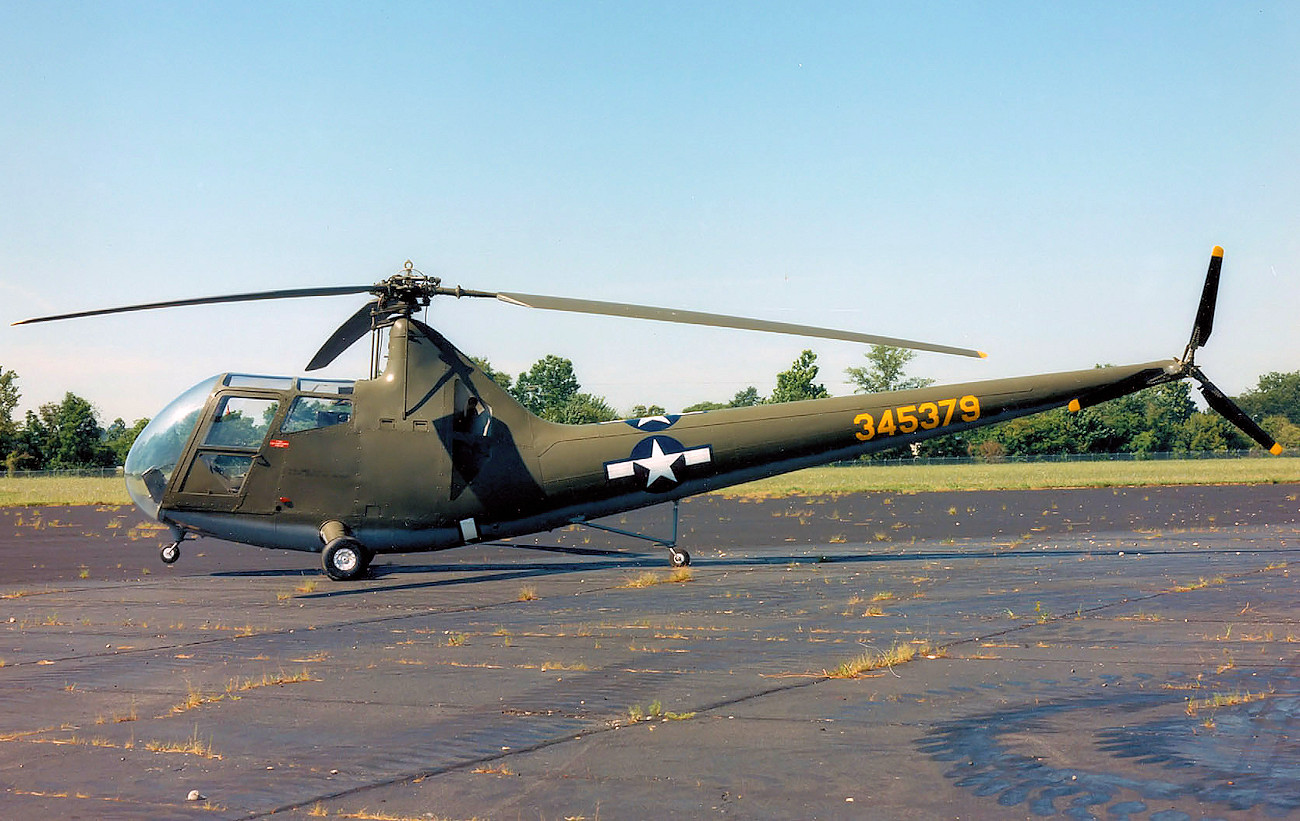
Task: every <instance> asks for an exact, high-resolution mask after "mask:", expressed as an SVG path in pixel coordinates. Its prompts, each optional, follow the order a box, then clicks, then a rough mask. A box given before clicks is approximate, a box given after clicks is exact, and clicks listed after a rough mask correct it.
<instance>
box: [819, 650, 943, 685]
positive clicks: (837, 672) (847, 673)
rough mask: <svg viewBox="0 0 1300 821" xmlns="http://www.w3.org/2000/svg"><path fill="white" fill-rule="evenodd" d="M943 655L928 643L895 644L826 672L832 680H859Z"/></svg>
mask: <svg viewBox="0 0 1300 821" xmlns="http://www.w3.org/2000/svg"><path fill="white" fill-rule="evenodd" d="M942 655H943V651H942V650H940V649H939V648H937V647H935V646H934V645H933V644H932V643H930V642H928V641H923V642H919V643H913V642H908V643H903V642H895V643H894V644H893V645H891V646H890V648H889V649H888V650H883V651H878V650H867V651H866V652H864V653H862V654H861V655H858V656H855V657H854V658H851V659H849V660H848V661H845V662H842V663H841V664H840V665H839V666H837V667H836V668H835V669H834V670H826V671H824V672H825V675H827V676H828V677H830V678H857V677H858V676H860V675H862V674H863V673H869V672H871V671H873V670H881V669H885V668H893V667H897V666H898V665H900V664H906V663H907V662H909V661H912V660H913V659H915V658H916V657H917V656H924V657H926V658H940V657H942Z"/></svg>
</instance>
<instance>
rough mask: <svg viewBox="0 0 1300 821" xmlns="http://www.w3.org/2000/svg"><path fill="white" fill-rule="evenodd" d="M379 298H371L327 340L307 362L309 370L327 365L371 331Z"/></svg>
mask: <svg viewBox="0 0 1300 821" xmlns="http://www.w3.org/2000/svg"><path fill="white" fill-rule="evenodd" d="M378 305H379V300H377V299H375V300H371V301H370V302H367V303H366V304H365V305H362V306H361V310H359V311H357V312H356V313H355V314H353V315H352V316H350V317H348V318H347V320H346V321H345V322H344V323H343V324H342V325H340V326H338V328H337V329H335V331H334V333H333V334H332V335H331V336H330V338H329V339H327V340H325V344H324V345H321V346H320V350H319V351H317V352H316V355H315V356H313V357H312V358H311V362H308V363H307V370H309V371H316V370H320V369H321V368H323V367H325V366H326V365H328V364H329V363H331V362H333V361H334V360H335V359H337V358H338V356H339V354H341V353H343V352H344V351H346V350H347V349H348V348H350V347H352V343H354V342H356V341H357V340H358V339H360V338H361V337H363V336H365V335H366V334H367V333H369V332H370V329H371V328H372V327H374V320H375V308H376V307H378Z"/></svg>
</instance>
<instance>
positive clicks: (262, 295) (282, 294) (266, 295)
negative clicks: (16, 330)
mask: <svg viewBox="0 0 1300 821" xmlns="http://www.w3.org/2000/svg"><path fill="white" fill-rule="evenodd" d="M374 287H375V286H374V285H337V286H334V287H330V288H288V289H284V290H279V291H255V292H253V293H247V294H226V295H225V296H205V297H197V298H195V299H173V300H168V301H166V302H146V303H144V304H141V305H126V306H123V307H121V308H100V309H98V310H94V311H77V312H75V313H71V314H56V315H54V316H38V317H34V318H32V319H23V320H20V321H18V322H15V323H13V324H14V325H30V324H32V323H35V322H53V321H55V320H59V319H81V318H83V317H88V316H104V315H105V314H122V313H127V312H128V311H149V310H153V309H154V308H180V307H183V306H186V305H215V304H218V303H222V302H256V301H258V300H263V299H297V298H299V297H308V296H344V295H347V294H365V293H369V292H370V290H371V289H372V288H374Z"/></svg>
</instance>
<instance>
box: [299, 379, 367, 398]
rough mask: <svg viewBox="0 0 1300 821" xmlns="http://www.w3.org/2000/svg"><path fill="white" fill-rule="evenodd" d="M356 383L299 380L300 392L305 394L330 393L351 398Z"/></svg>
mask: <svg viewBox="0 0 1300 821" xmlns="http://www.w3.org/2000/svg"><path fill="white" fill-rule="evenodd" d="M354 385H356V383H355V382H351V381H344V380H342V379H299V380H298V390H300V391H302V392H303V393H328V394H336V395H338V396H351V395H352V389H353V386H354Z"/></svg>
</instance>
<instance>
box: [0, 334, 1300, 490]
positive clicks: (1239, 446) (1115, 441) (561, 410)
mask: <svg viewBox="0 0 1300 821" xmlns="http://www.w3.org/2000/svg"><path fill="white" fill-rule="evenodd" d="M915 355H916V354H915V353H913V352H911V351H907V350H903V349H900V348H893V347H889V346H886V345H873V346H871V348H870V349H869V350H868V351H867V353H866V362H865V364H863V365H861V366H853V367H850V368H848V369H847V370H846V375H847V376H848V378H849V382H850V383H851V384H852V385H853V387H854V389H855V392H856V393H878V392H881V391H891V390H905V389H910V388H922V387H926V386H928V385H930V384H933V381H934V380H932V379H926V378H924V377H915V376H908V375H907V374H906V369H907V366H908V365H909V364H910V363H911V361H912V359H913V358H914V357H915ZM474 361H475V363H476V364H477V365H478V366H479V367H480V368H482V370H483V372H484V373H485V374H486V375H487V376H488V377H489V378H491V379H492V380H493V381H494V382H496V383H497V384H498V385H500V386H501V387H502V388H504V389H505V390H506V391H508V392H509V393H510V395H511V396H513V397H514V398H515V399H517V400H518V401H519V402H520V404H522V405H523V406H524V407H526V408H528V410H530V411H532V412H533V413H535V414H537V415H538V416H540V417H542V418H543V419H549V420H551V421H553V422H564V423H568V424H584V423H591V422H609V421H613V420H616V419H622V418H636V417H642V416H658V415H661V414H664V413H667V409H666V408H664V407H663V406H662V405H657V404H639V405H635V406H633V407H632V408H630V409H628V411H627V413H625V414H623V413H619V412H618V411H617V410H615V409H614V408H613V406H611V405H610V404H609V402H608V401H606V399H605V397H603V396H598V395H596V394H593V393H589V392H586V391H583V390H582V385H581V383H580V382H579V381H578V377H577V374H576V372H575V370H574V367H573V362H572V361H571V360H569V359H566V358H564V357H560V356H555V355H553V354H552V355H548V356H545V357H542V358H541V359H539V360H537V362H535V363H533V365H532V367H530V368H529V369H528V370H526V371H524V372H523V373H520V374H519V375H518V376H516V377H513V378H512V377H511V376H510V375H509V374H507V373H503V372H501V371H497V370H495V369H494V368H493V367H492V365H491V363H489V362H488V361H487V360H483V359H475V360H474ZM1098 367H1101V366H1098ZM819 373H820V367H819V366H818V364H817V354H816V353H814V352H813V351H811V350H804V351H802V352H801V353H800V354H799V356H798V357H796V358H795V360H794V362H792V363H791V364H790V367H789V368H787V369H786V370H783V371H781V372H780V373H778V374H777V375H776V385H775V387H774V389H773V391H772V393H771V394H770V395H769V396H766V397H764V396H762V395H761V394H760V393H759V392H758V388H757V387H755V386H752V385H751V386H749V387H746V388H745V389H743V390H741V391H738V392H737V393H736V394H735V395H734V396H733V397H731V398H730V399H729V400H722V401H705V402H697V403H696V404H694V405H689V406H687V407H685V408H682V412H683V413H686V412H691V411H707V410H717V409H721V408H738V407H748V406H751V405H759V404H775V403H780V402H794V401H798V400H802V399H821V398H824V397H827V396H830V395H831V394H830V391H828V390H827V389H826V386H825V385H824V384H821V383H820V382H818V381H817V379H818V374H819ZM20 399H21V394H20V393H19V390H18V375H17V374H16V373H14V372H13V371H12V370H5V369H4V368H3V367H0V454H3V457H4V463H5V467H6V468H7V470H8V472H10V473H12V472H14V471H16V470H60V469H65V468H84V467H112V466H115V465H121V464H122V463H123V462H124V461H125V459H126V454H127V452H128V451H129V450H130V449H131V445H132V444H133V443H134V442H135V438H136V436H138V435H139V434H140V431H142V430H143V429H144V426H145V425H146V424H148V422H149V420H148V419H137V420H136V421H135V422H134V423H132V424H130V425H128V424H127V423H126V422H125V421H123V420H122V419H120V418H118V419H114V420H113V421H112V422H111V423H110V424H109V425H108V426H107V427H103V426H102V425H101V423H100V421H99V414H98V412H97V411H96V409H95V408H94V407H93V406H92V405H91V404H90V402H88V401H87V400H85V399H83V398H81V397H79V396H77V395H76V394H74V393H71V392H69V393H67V394H66V395H65V396H64V397H63V401H61V402H51V403H47V404H45V405H41V406H40V408H38V409H37V410H36V411H31V410H29V411H27V412H26V414H25V415H24V417H23V419H22V420H21V422H20V421H18V420H16V419H15V418H14V413H15V411H16V410H17V407H18V402H19V400H20ZM1236 402H1237V404H1238V405H1240V406H1241V408H1242V409H1243V410H1244V411H1245V412H1246V413H1247V414H1249V415H1250V416H1251V417H1252V418H1253V419H1255V421H1256V422H1259V423H1260V425H1261V426H1262V427H1263V428H1264V429H1265V430H1266V431H1268V432H1269V434H1271V435H1272V436H1273V438H1275V439H1276V440H1277V441H1278V442H1279V443H1280V444H1281V445H1282V446H1283V447H1286V448H1294V447H1300V371H1295V372H1291V373H1277V372H1273V373H1268V374H1265V375H1263V376H1261V377H1260V378H1259V382H1258V384H1257V385H1256V386H1255V387H1254V388H1252V389H1250V390H1248V391H1246V392H1245V393H1243V394H1242V395H1241V396H1238V397H1236ZM1250 447H1252V443H1251V442H1250V440H1248V439H1246V438H1245V437H1244V436H1242V435H1241V434H1240V433H1239V432H1238V431H1237V429H1236V428H1235V427H1234V426H1232V425H1231V424H1229V423H1228V422H1227V421H1226V420H1224V419H1223V418H1222V417H1221V416H1219V415H1218V414H1216V413H1214V412H1213V411H1201V410H1198V409H1197V407H1196V405H1195V403H1193V402H1192V398H1191V386H1190V385H1189V384H1188V383H1187V382H1186V381H1180V382H1173V383H1170V384H1166V385H1161V386H1159V387H1155V388H1148V389H1147V390H1144V391H1140V392H1138V393H1135V394H1131V395H1129V396H1126V397H1122V398H1120V399H1116V400H1113V401H1111V402H1106V403H1104V404H1101V405H1097V406H1095V407H1091V408H1085V409H1083V410H1082V411H1079V412H1077V413H1071V412H1069V411H1067V410H1066V409H1065V408H1058V409H1056V410H1051V411H1048V412H1046V413H1041V414H1038V415H1035V416H1027V417H1023V418H1021V419H1014V420H1012V421H1010V422H1003V423H1001V424H997V425H992V426H989V427H987V428H980V429H977V430H973V431H968V432H965V433H959V434H950V435H948V436H943V437H939V438H936V439H931V440H928V441H926V442H922V443H920V444H919V445H916V446H914V447H913V446H902V447H899V448H893V449H890V450H888V451H883V452H881V453H879V454H876V455H875V457H874V458H899V457H904V458H905V457H908V456H974V457H976V458H982V459H986V460H990V461H995V460H997V459H1001V458H1004V457H1007V456H1042V455H1057V454H1083V453H1135V454H1148V453H1158V452H1171V453H1188V452H1199V451H1228V450H1245V449H1248V448H1250Z"/></svg>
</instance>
